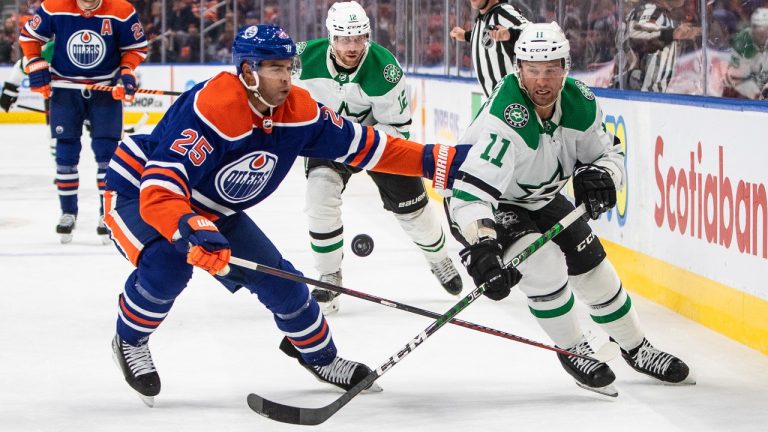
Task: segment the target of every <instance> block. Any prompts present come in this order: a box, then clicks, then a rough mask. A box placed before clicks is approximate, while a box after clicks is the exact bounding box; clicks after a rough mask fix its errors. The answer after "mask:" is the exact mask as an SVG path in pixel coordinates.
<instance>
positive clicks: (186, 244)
mask: <svg viewBox="0 0 768 432" xmlns="http://www.w3.org/2000/svg"><path fill="white" fill-rule="evenodd" d="M232 52H233V57H234V62H235V66H236V70H237V74H232V73H229V72H222V73H220V74H218V75H216V76H215V77H214V78H212V79H210V80H208V81H206V82H203V83H200V84H198V85H197V86H195V87H194V88H192V89H191V90H189V91H187V92H186V93H184V94H183V95H182V96H181V97H180V98H179V99H178V100H177V101H176V102H175V103H174V104H173V105H172V106H171V108H170V109H169V110H168V112H167V113H166V115H165V116H164V117H163V119H162V120H161V121H160V123H159V124H158V125H157V127H156V128H155V129H154V131H153V132H152V134H150V135H132V136H129V137H126V138H125V139H124V140H123V142H122V143H121V144H120V146H119V147H118V149H117V151H116V152H115V155H114V157H113V158H112V160H111V162H110V164H109V169H108V170H107V178H106V181H107V192H106V194H105V207H106V214H105V221H106V223H107V225H108V226H109V228H110V230H111V232H112V235H113V238H114V239H115V243H116V245H117V246H118V248H119V250H120V252H121V253H122V254H123V255H124V256H125V257H126V258H127V259H129V260H130V261H131V263H133V264H134V265H135V266H136V270H134V271H133V272H132V273H131V275H130V276H129V277H128V279H127V281H126V283H125V287H124V290H123V292H122V294H120V296H119V301H118V303H119V304H118V319H117V334H116V335H115V337H114V339H113V350H114V355H115V358H116V360H117V362H118V364H119V365H120V366H121V369H122V372H123V374H124V377H125V379H126V381H127V382H128V384H129V385H130V386H131V387H132V388H133V389H134V390H136V391H137V392H138V393H139V394H140V396H141V397H142V400H144V401H145V403H147V404H148V405H150V406H152V404H153V403H154V396H156V395H157V394H158V393H159V392H160V378H159V375H158V373H157V370H156V369H155V366H154V363H153V361H152V356H151V354H150V351H149V347H148V344H147V343H148V340H149V337H150V335H151V334H152V332H153V331H154V330H155V329H157V327H158V326H159V325H160V324H161V323H162V322H163V320H164V319H165V317H166V316H167V314H168V312H169V311H170V309H171V307H172V306H173V303H174V300H175V299H176V298H177V297H178V296H179V295H180V294H181V292H182V291H183V290H184V288H185V287H186V285H187V282H188V281H189V279H190V278H191V277H192V269H193V266H196V267H199V268H202V269H204V270H206V271H208V272H209V273H211V274H213V275H216V279H217V280H218V281H219V282H221V283H222V284H223V285H224V286H225V287H226V288H228V289H229V290H230V291H232V292H234V291H236V290H238V289H240V288H242V287H245V288H246V289H248V290H249V291H251V292H252V293H254V294H257V296H258V298H259V301H261V302H262V303H263V304H264V305H265V306H266V307H267V308H268V309H269V310H270V311H271V312H272V313H273V314H274V319H275V323H276V324H277V327H278V329H280V331H281V332H282V333H283V334H284V335H285V338H284V339H283V340H282V343H281V344H280V348H281V350H283V351H284V352H285V353H286V354H288V355H290V356H291V357H294V358H296V359H297V360H298V361H299V363H300V364H301V365H302V366H304V367H305V368H307V369H308V370H309V371H310V372H311V373H313V374H314V375H315V376H316V377H317V378H319V379H321V380H322V381H325V382H328V383H331V384H334V385H337V386H339V387H342V388H344V389H349V388H351V387H353V386H354V385H355V384H356V383H357V382H359V381H360V380H361V379H362V378H363V377H364V376H365V375H367V374H368V373H369V372H370V369H369V368H368V367H367V366H365V365H364V364H362V363H357V362H353V361H350V360H346V359H344V358H342V357H339V356H338V355H337V353H336V346H335V344H334V341H333V338H332V336H331V331H330V328H329V325H328V323H327V322H326V320H325V317H324V316H323V314H322V312H321V310H320V307H319V306H318V304H317V301H316V300H315V299H314V298H313V297H312V296H311V295H310V293H309V289H308V288H307V286H306V285H305V284H303V283H297V282H292V281H288V280H286V279H280V278H277V277H275V276H271V275H266V274H261V273H257V272H254V271H252V270H247V269H243V268H238V267H236V266H232V267H231V270H230V273H229V274H228V275H227V277H221V276H219V275H218V274H219V273H220V272H221V271H222V269H224V268H225V267H226V266H227V264H228V261H229V258H230V256H231V255H235V256H238V257H241V258H245V259H247V260H250V261H255V262H258V263H261V264H265V265H268V266H272V267H276V268H279V269H282V270H286V271H289V272H293V273H298V271H297V270H296V269H295V268H294V267H293V265H292V264H291V263H290V262H288V261H287V260H286V259H284V258H283V256H282V255H281V254H280V252H279V251H278V250H277V248H276V247H275V245H274V244H272V242H271V241H270V240H269V238H268V237H267V236H266V234H265V233H264V232H262V231H261V229H260V228H259V227H258V226H257V225H256V223H255V222H254V221H253V220H251V219H250V218H249V217H248V216H247V215H246V214H245V213H244V210H246V209H248V208H250V207H252V206H254V205H256V204H258V203H259V202H261V201H262V200H264V199H265V198H266V197H267V196H269V195H270V194H271V193H272V192H273V191H274V190H275V189H276V188H277V186H278V185H279V184H280V182H281V181H282V180H283V178H284V177H285V176H286V175H287V174H288V172H289V170H290V169H291V167H292V166H293V164H294V162H295V160H296V159H297V158H299V157H302V156H306V157H315V158H325V159H330V160H335V161H338V162H343V163H345V164H349V165H352V166H355V167H360V168H363V169H370V170H378V171H383V172H390V173H395V174H404V175H411V176H422V175H425V176H427V177H431V175H430V173H431V172H432V171H431V170H433V169H435V165H436V163H435V162H434V161H436V160H440V161H442V162H443V163H444V165H443V167H449V166H450V159H451V156H450V155H453V154H454V149H453V148H446V146H439V145H435V146H431V145H428V146H422V145H420V144H417V143H414V142H412V141H408V140H406V139H402V138H395V137H391V136H388V135H386V134H384V133H383V132H379V131H376V130H375V129H373V128H371V127H369V126H361V125H359V124H356V123H353V122H349V121H346V120H344V119H343V118H341V117H339V116H338V115H337V114H336V113H335V112H334V111H333V110H330V109H328V108H326V107H324V106H322V105H320V104H318V103H317V102H316V101H315V100H314V99H312V98H311V96H310V95H309V93H308V92H307V91H305V90H302V89H301V88H298V87H292V86H291V71H292V66H293V60H294V56H295V54H296V46H295V45H294V43H293V41H292V40H291V38H290V37H289V36H288V35H287V34H286V33H285V32H284V31H283V30H282V29H280V28H279V27H277V26H273V25H259V26H250V27H247V28H244V29H242V30H241V31H240V32H239V33H238V35H237V37H236V38H235V42H234V46H233V50H232ZM444 155H449V156H447V159H448V160H446V158H445V157H443V156H444ZM441 172H442V170H441Z"/></svg>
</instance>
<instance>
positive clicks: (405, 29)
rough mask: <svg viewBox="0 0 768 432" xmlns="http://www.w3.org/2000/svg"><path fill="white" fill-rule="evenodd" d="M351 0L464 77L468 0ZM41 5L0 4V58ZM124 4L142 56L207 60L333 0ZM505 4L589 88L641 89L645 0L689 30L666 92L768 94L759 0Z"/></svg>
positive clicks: (309, 22) (405, 49)
mask: <svg viewBox="0 0 768 432" xmlns="http://www.w3.org/2000/svg"><path fill="white" fill-rule="evenodd" d="M358 1H359V3H361V4H362V5H363V6H364V7H365V9H366V11H367V12H368V16H369V17H370V18H371V21H372V27H373V29H372V39H373V40H374V41H375V42H377V43H379V44H381V45H383V46H384V47H386V48H388V49H389V50H390V51H392V52H393V53H394V54H395V55H396V57H397V58H398V59H399V61H400V62H401V63H402V65H403V67H404V68H405V70H406V72H411V73H413V72H418V73H423V74H434V75H448V76H461V77H471V76H472V74H473V71H472V64H471V61H472V60H471V57H470V47H469V44H466V43H459V42H455V41H453V40H452V39H450V38H449V36H448V34H449V32H450V29H451V28H453V27H454V26H456V25H458V26H461V27H463V28H465V29H469V28H471V23H472V21H473V19H474V15H475V14H476V11H473V10H471V9H470V2H469V0H358ZM40 2H41V1H40V0H34V1H32V0H5V1H4V3H3V9H2V19H3V29H2V32H0V64H8V63H13V62H15V61H16V60H17V59H18V56H19V53H20V50H19V48H18V41H17V40H18V31H19V26H20V25H23V23H24V22H26V20H28V19H29V18H30V17H31V15H32V14H33V12H34V10H35V9H36V8H37V7H38V6H39V5H40ZM130 2H131V3H132V4H133V5H134V7H135V8H136V10H137V11H138V12H139V14H140V16H141V21H142V24H143V25H144V29H145V31H146V34H147V37H148V40H149V41H150V54H149V57H148V59H147V63H192V64H195V63H208V64H211V63H228V62H229V61H230V57H231V56H230V47H231V46H232V40H233V36H234V34H235V31H236V29H238V28H239V27H241V26H243V25H250V24H256V23H276V24H279V25H281V26H282V27H283V28H285V29H286V30H287V31H288V32H289V33H290V34H291V35H292V36H293V38H294V40H299V41H300V40H308V39H313V38H318V37H325V36H326V30H325V23H324V20H325V13H326V11H327V10H328V7H329V6H330V5H331V4H333V3H334V0H219V1H217V0H130ZM507 2H508V3H511V4H512V5H514V6H515V7H516V8H517V9H518V10H519V11H520V12H521V13H522V14H523V15H524V16H526V17H527V18H528V19H529V20H531V21H534V22H550V21H557V22H558V23H559V24H560V25H561V27H562V28H563V29H564V30H565V32H566V34H567V36H568V38H569V40H570V42H571V56H572V61H573V64H572V74H573V75H574V76H576V77H577V78H579V79H581V80H582V81H585V82H586V83H587V84H589V85H591V86H595V87H615V88H623V89H640V88H639V86H637V85H635V84H632V79H631V77H632V69H633V68H638V67H642V62H643V60H642V53H641V51H642V50H645V51H646V52H647V51H649V50H650V51H653V50H656V49H660V48H661V47H660V46H659V47H657V46H653V44H651V45H650V48H649V46H648V44H647V43H646V44H645V46H643V47H639V46H638V44H637V43H636V41H635V40H633V39H631V34H632V30H635V32H636V33H637V32H638V31H648V32H652V31H654V30H658V29H655V28H648V27H649V25H647V24H642V25H641V24H638V22H637V21H631V20H630V16H631V14H632V11H633V10H634V11H635V14H636V15H637V14H638V13H640V14H641V13H642V11H643V10H644V9H643V8H644V7H648V6H647V5H649V4H650V5H656V6H657V7H662V8H664V10H665V11H668V12H664V13H668V15H669V19H670V20H671V21H672V22H673V23H674V24H673V25H674V26H675V27H680V26H682V27H686V28H687V29H688V30H689V31H688V35H689V36H688V37H679V38H678V36H677V35H678V33H680V31H679V30H678V32H677V33H675V35H676V36H675V37H674V41H672V42H671V43H673V44H675V45H676V50H675V51H676V53H675V56H674V63H673V65H672V66H670V68H671V79H670V80H669V81H668V84H667V85H666V88H665V90H664V91H665V92H666V93H676V94H690V95H708V96H722V97H728V98H744V99H755V100H761V99H763V98H768V86H767V85H766V84H767V83H768V0H654V1H642V0H543V1H537V0H507ZM638 8H640V9H638ZM763 8H765V9H763ZM646 10H651V9H646ZM638 11H639V12H638ZM635 19H637V16H636V17H635ZM651 27H652V26H651ZM661 43H662V44H663V42H661ZM667 43H670V42H668V41H667ZM622 77H624V79H622ZM651 91H653V90H651ZM655 91H659V90H655Z"/></svg>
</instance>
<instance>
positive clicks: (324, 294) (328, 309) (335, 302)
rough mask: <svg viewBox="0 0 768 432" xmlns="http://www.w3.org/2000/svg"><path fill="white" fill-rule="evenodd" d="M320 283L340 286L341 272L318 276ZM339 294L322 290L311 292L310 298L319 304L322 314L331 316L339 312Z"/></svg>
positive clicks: (316, 289) (317, 289)
mask: <svg viewBox="0 0 768 432" xmlns="http://www.w3.org/2000/svg"><path fill="white" fill-rule="evenodd" d="M320 282H325V283H329V284H332V285H336V286H341V270H337V271H336V272H334V273H326V274H324V275H322V276H320ZM340 295H341V294H339V293H337V292H333V291H331V290H327V289H323V288H315V289H313V290H312V297H314V298H315V300H317V302H318V303H319V304H320V308H321V309H322V310H323V314H325V315H331V314H333V313H336V312H338V311H339V300H340V299H339V296H340Z"/></svg>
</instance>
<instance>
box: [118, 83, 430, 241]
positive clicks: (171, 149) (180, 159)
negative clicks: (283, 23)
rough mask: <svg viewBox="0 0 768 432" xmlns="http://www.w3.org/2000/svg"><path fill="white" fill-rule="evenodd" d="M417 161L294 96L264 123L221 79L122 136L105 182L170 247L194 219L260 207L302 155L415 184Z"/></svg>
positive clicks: (299, 92)
mask: <svg viewBox="0 0 768 432" xmlns="http://www.w3.org/2000/svg"><path fill="white" fill-rule="evenodd" d="M423 153H424V148H423V147H422V146H421V145H420V144H417V143H414V142H411V141H408V140H405V139H402V138H394V137H391V136H388V135H386V134H384V133H383V132H380V131H377V130H375V129H373V128H371V127H367V126H361V125H359V124H357V123H353V122H350V121H346V120H344V119H343V118H342V117H340V116H338V115H337V114H336V113H335V112H333V111H332V110H330V109H328V108H326V107H324V106H323V105H321V104H319V103H317V102H316V101H315V100H314V99H312V97H311V96H310V95H309V93H308V92H307V91H305V90H303V89H301V88H298V87H293V88H292V89H291V91H290V93H289V96H288V98H287V100H286V101H285V102H284V103H283V104H282V105H280V106H278V107H277V108H275V109H273V110H272V112H271V115H269V116H264V115H262V114H261V113H259V112H258V111H257V110H256V109H255V108H254V107H253V106H252V105H251V104H250V103H249V101H248V94H247V90H246V89H245V88H244V86H243V85H242V83H241V82H240V80H239V79H238V78H237V77H236V76H235V75H233V74H231V73H227V72H223V73H220V74H219V75H217V76H215V77H214V78H212V79H210V80H208V81H206V82H203V83H200V84H198V85H197V86H195V87H194V88H192V89H191V90H189V91H187V92H185V93H184V94H183V95H182V96H181V97H180V98H179V99H178V100H177V101H176V102H175V103H174V104H173V105H172V106H171V108H170V109H169V110H168V112H167V113H166V115H165V116H164V117H163V119H162V120H161V121H160V123H159V124H158V125H157V127H155V129H154V131H153V132H152V134H150V135H132V136H129V137H126V138H125V139H124V140H123V142H122V143H121V144H120V146H119V147H118V149H117V151H116V152H115V155H114V156H113V157H112V160H111V161H110V164H109V169H108V171H107V176H106V182H107V189H108V190H110V191H113V192H114V193H116V194H117V195H119V196H120V197H123V198H134V199H135V198H140V212H141V217H142V219H143V220H144V221H145V222H146V223H148V224H149V225H150V226H152V227H153V228H154V229H155V230H157V232H159V233H160V234H161V235H162V236H163V237H165V238H166V239H168V240H173V239H174V235H176V231H177V225H178V221H179V219H180V218H181V216H183V215H184V214H187V213H189V212H191V211H194V212H196V213H198V214H200V215H203V216H205V217H206V218H208V219H210V220H212V221H214V222H216V221H219V220H221V219H224V218H227V217H229V216H232V215H235V214H237V213H239V212H241V211H243V210H245V209H247V208H249V207H252V206H254V205H256V204H258V203H259V202H261V201H262V200H264V199H265V198H266V197H268V196H269V195H270V194H272V192H274V191H275V189H276V188H277V186H278V185H279V184H280V182H281V181H282V180H283V179H284V178H285V176H286V175H287V174H288V172H289V170H290V169H291V167H292V166H293V164H294V161H295V160H296V159H297V158H299V157H301V156H308V157H314V158H322V159H329V160H335V161H337V162H342V163H345V164H348V165H352V166H356V167H359V168H362V169H373V170H377V171H382V172H389V173H395V174H402V175H411V176H421V175H422V174H423V173H424V172H425V170H424V169H423V163H424V162H423V160H428V158H425V157H424V156H423ZM137 252H138V251H137Z"/></svg>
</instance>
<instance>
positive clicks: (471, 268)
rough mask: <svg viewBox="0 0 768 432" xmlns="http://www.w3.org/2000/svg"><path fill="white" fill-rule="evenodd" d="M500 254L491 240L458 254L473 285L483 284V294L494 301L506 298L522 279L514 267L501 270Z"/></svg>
mask: <svg viewBox="0 0 768 432" xmlns="http://www.w3.org/2000/svg"><path fill="white" fill-rule="evenodd" d="M501 254H502V250H501V245H500V244H499V242H498V241H496V239H492V238H486V239H483V240H481V241H479V242H478V243H476V244H473V245H472V246H469V247H466V248H464V249H462V250H461V252H459V256H460V257H461V262H462V264H464V267H466V268H467V272H468V273H469V275H470V276H472V279H474V281H475V285H477V286H480V285H481V284H485V291H484V292H483V294H485V295H486V296H487V297H488V298H490V299H491V300H496V301H499V300H501V299H503V298H505V297H506V296H508V295H509V293H510V291H511V290H512V287H513V286H515V285H517V283H518V282H520V279H521V278H522V277H523V275H522V274H520V272H519V271H517V269H516V268H514V267H509V268H506V269H505V268H503V265H504V264H503V263H502V261H501Z"/></svg>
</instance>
